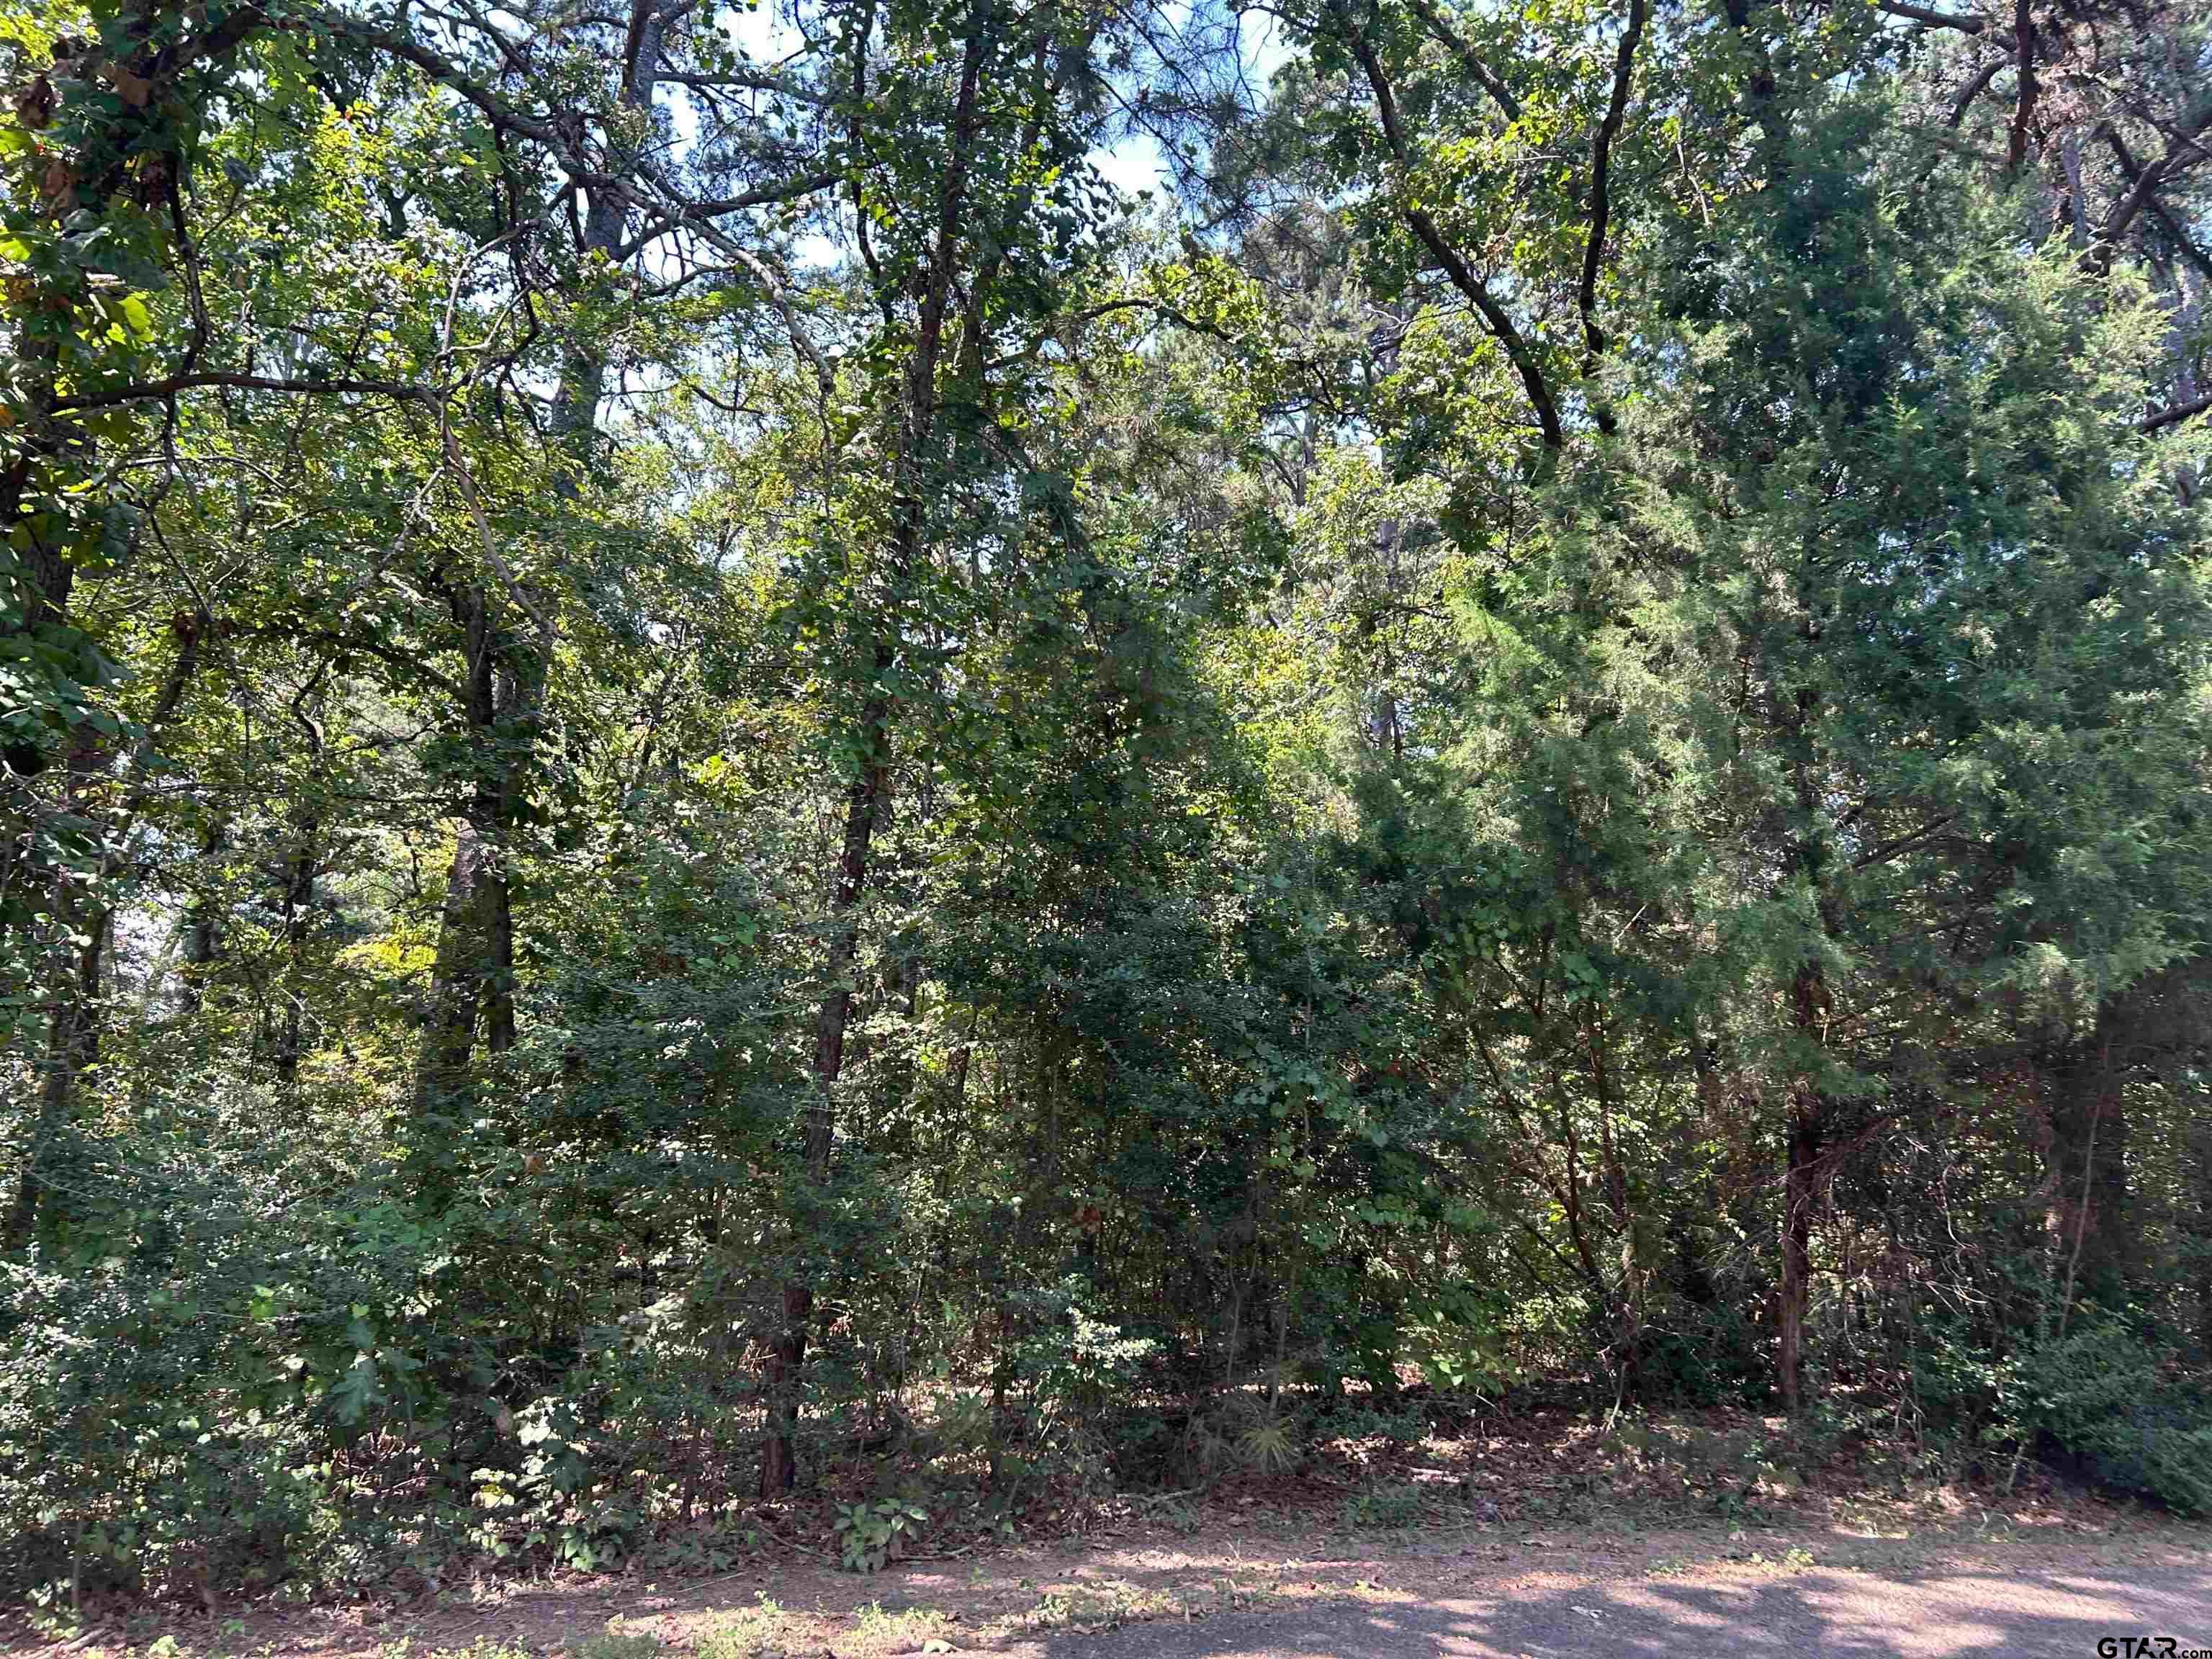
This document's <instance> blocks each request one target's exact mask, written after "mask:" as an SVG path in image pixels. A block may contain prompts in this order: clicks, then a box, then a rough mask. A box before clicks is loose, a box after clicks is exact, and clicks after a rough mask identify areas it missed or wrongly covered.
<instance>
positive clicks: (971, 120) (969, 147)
mask: <svg viewBox="0 0 2212 1659" xmlns="http://www.w3.org/2000/svg"><path fill="white" fill-rule="evenodd" d="M990 19H991V0H974V3H973V5H972V7H971V9H970V11H969V26H968V38H967V40H966V43H965V45H964V46H963V48H962V54H961V67H960V88H959V92H958V94H957V99H956V100H955V103H954V106H953V112H952V122H951V132H950V149H949V151H948V154H947V155H946V158H945V179H944V183H943V185H942V187H941V189H940V191H939V198H938V223H937V239H936V245H935V247H934V249H933V252H932V255H931V258H930V261H929V264H928V267H927V275H926V278H925V281H924V283H923V288H922V293H921V307H920V312H919V315H918V317H917V319H916V328H915V344H914V352H913V356H912V357H911V358H910V359H909V360H908V365H907V375H906V386H905V397H904V407H903V408H902V410H901V412H900V428H901V431H900V434H899V442H898V453H897V458H896V475H895V476H896V481H897V483H896V495H895V497H894V501H893V505H892V513H893V519H892V531H891V546H890V564H891V569H890V578H891V583H890V591H891V592H892V593H893V594H894V595H896V594H899V593H902V592H904V590H905V588H906V586H907V585H908V580H910V578H911V575H912V573H913V571H914V569H915V566H916V565H917V564H918V563H919V562H920V561H921V555H922V552H923V550H924V549H923V541H924V532H925V526H926V525H927V516H928V510H929V507H928V501H929V498H928V494H927V479H926V477H925V474H924V469H925V466H926V465H927V459H928V452H929V448H930V444H931V440H932V437H933V434H934V431H935V426H936V416H937V371H938V365H939V360H940V359H941V357H942V356H943V351H944V343H945V307H946V303H947V301H948V300H949V299H950V297H951V289H952V275H953V264H954V258H955V255H956V254H957V244H958V240H959V234H960V224H961V217H962V214H963V210H964V207H965V204H966V197H967V188H968V172H969V167H970V166H971V165H972V163H973V161H974V151H975V135H976V130H977V126H978V124H979V112H978V102H979V99H978V94H979V92H980V89H981V76H982V69H983V58H984V56H985V52H986V51H987V36H988V33H989V28H990ZM899 625H900V624H899V621H898V618H897V617H896V615H895V614H887V615H884V616H883V617H880V618H879V619H878V626H877V628H876V630H875V635H874V639H873V641H872V645H871V647H870V650H869V662H868V667H869V680H868V686H869V690H868V693H867V696H866V699H865V701H864V702H863V703H862V705H861V714H860V733H859V736H860V754H861V759H860V769H859V771H858V773H857V774H856V775H855V776H854V780H853V782H852V786H851V787H850V789H849V790H848V793H847V796H846V803H845V826H844V836H843V839H842V845H841V847H840V848H839V853H838V860H837V878H836V886H835V889H834V890H833V893H832V896H831V901H830V914H831V917H832V927H831V933H830V941H829V954H828V958H827V960H826V961H825V963H824V964H823V965H824V968H825V970H826V981H827V986H828V988H827V989H826V990H825V992H824V993H823V1000H822V1006H821V1008H820V1010H819V1012H817V1015H816V1018H815V1027H814V1092H813V1097H812V1098H811V1101H810V1102H809V1103H808V1105H807V1109H806V1118H805V1141H804V1146H803V1149H802V1150H803V1153H804V1157H805V1174H806V1179H807V1180H808V1182H810V1183H811V1184H812V1185H814V1186H817V1187H819V1186H821V1185H822V1184H823V1182H826V1181H827V1180H828V1179H829V1156H830V1150H831V1147H832V1146H833V1145H834V1143H835V1140H836V1088H837V1083H838V1079H839V1078H840V1077H841V1076H842V1073H843V1071H844V1066H845V1031H846V1027H847V1025H848V1023H849V1022H850V1020H851V1018H852V1012H853V987H852V983H851V979H852V970H853V967H854V963H856V962H857V961H858V959H859V956H860V903H861V901H862V900H863V899H864V898H865V897H866V894H867V886H868V874H869V856H870V852H871V849H872V845H873V843H874V840H875V837H876V836H877V834H878V831H879V830H880V829H882V828H883V826H884V822H885V820H886V819H887V817H889V809H890V740H891V725H892V718H893V714H894V702H893V698H892V696H891V692H890V687H889V684H888V680H889V678H890V674H891V672H892V671H893V669H894V667H895V665H896V658H897V654H898V646H899V634H898V629H899ZM813 1309H814V1288H813V1285H812V1282H811V1279H810V1278H809V1277H808V1275H807V1273H806V1271H805V1268H804V1267H800V1268H799V1269H798V1270H797V1271H795V1272H794V1273H793V1276H792V1278H791V1279H790V1280H789V1281H788V1282H787V1283H786V1285H784V1288H783V1329H782V1331H781V1333H780V1334H778V1335H777V1337H776V1339H775V1341H774V1342H773V1343H772V1344H771V1346H770V1347H769V1354H768V1361H767V1364H766V1365H765V1366H764V1367H763V1375H762V1379H761V1381H762V1389H763V1395H764V1398H765V1401H766V1405H767V1424H766V1434H765V1437H764V1438H763V1445H762V1449H761V1471H760V1492H761V1495H762V1496H763V1497H764V1498H772V1497H775V1496H776V1495H777V1494H778V1493H781V1492H788V1491H789V1490H790V1489H791V1488H792V1486H793V1485H794V1484H795V1483H796V1481H797V1480H798V1473H799V1460H798V1451H797V1447H796V1433H797V1429H798V1422H799V1388H800V1372H801V1369H802V1367H803V1365H804V1364H805V1358H806V1340H807V1327H808V1324H809V1322H810V1321H811V1316H812V1314H813Z"/></svg>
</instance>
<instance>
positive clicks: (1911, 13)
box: [1874, 0, 1990, 34]
mask: <svg viewBox="0 0 2212 1659" xmlns="http://www.w3.org/2000/svg"><path fill="white" fill-rule="evenodd" d="M1874 9H1875V10H1876V11H1886V12H1887V13H1888V14H1889V15H1891V16H1893V17H1909V18H1911V20H1912V21H1914V22H1916V23H1925V24H1927V25H1928V27H1930V28H1937V29H1956V30H1958V32H1959V33H1961V34H1981V33H1986V32H1987V30H1988V28H1989V27H1990V26H1989V22H1988V20H1987V19H1985V18H1980V17H1975V16H1972V15H1969V14H1966V13H1960V12H1955V11H1938V10H1936V8H1935V7H1933V6H1916V5H1912V4H1911V3H1909V0H1874Z"/></svg>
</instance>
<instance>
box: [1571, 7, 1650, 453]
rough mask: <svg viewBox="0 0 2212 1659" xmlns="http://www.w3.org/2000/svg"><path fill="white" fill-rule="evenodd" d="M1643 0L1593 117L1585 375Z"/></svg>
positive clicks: (1607, 426)
mask: <svg viewBox="0 0 2212 1659" xmlns="http://www.w3.org/2000/svg"><path fill="white" fill-rule="evenodd" d="M1649 10H1650V9H1649V6H1648V5H1647V3H1646V0H1629V5H1628V27H1627V28H1626V30H1624V31H1623V32H1622V33H1621V37H1620V51H1619V52H1617V53H1615V54H1614V57H1613V95H1612V96H1611V98H1610V99H1608V100H1607V103H1606V106H1605V118H1604V119H1603V120H1601V121H1600V122H1599V123H1598V127H1597V133H1596V136H1595V137H1593V138H1592V139H1591V140H1590V185H1589V240H1587V241H1585V242H1584V243H1583V276H1582V283H1581V286H1580V287H1579V288H1578V289H1577V291H1576V302H1577V305H1578V306H1579V307H1581V310H1582V313H1583V344H1584V347H1585V349H1584V351H1583V374H1585V375H1587V374H1591V373H1593V372H1594V371H1595V369H1596V368H1597V360H1598V356H1599V355H1600V354H1601V353H1602V352H1603V351H1604V350H1605V331H1604V330H1603V329H1601V328H1600V327H1599V326H1598V321H1597V277H1598V271H1599V270H1600V268H1601V265H1602V264H1603V262H1604V259H1605V228H1606V222H1607V219H1608V218H1610V217H1611V215H1612V210H1613V204H1612V199H1611V197H1610V195H1609V193H1608V191H1607V174H1608V173H1609V171H1610V167H1611V164H1612V160H1613V140H1614V139H1615V138H1616V137H1619V136H1620V123H1621V119H1622V118H1623V117H1624V116H1625V115H1626V113H1627V112H1628V88H1629V82H1630V81H1631V79H1632V77H1633V76H1634V74H1635V71H1636V47H1637V43H1638V41H1640V40H1642V39H1643V38H1644V19H1645V17H1646V16H1647V15H1649ZM1597 418H1598V425H1599V427H1600V428H1602V429H1604V430H1607V431H1610V430H1612V428H1613V416H1611V415H1610V414H1606V413H1601V414H1600V415H1599V416H1598V417H1597Z"/></svg>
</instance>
